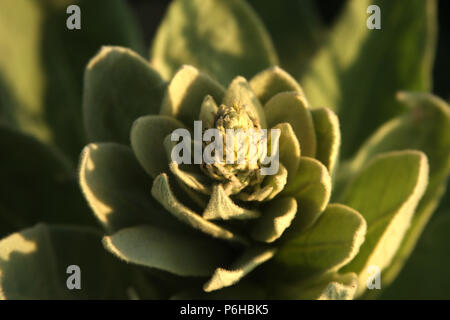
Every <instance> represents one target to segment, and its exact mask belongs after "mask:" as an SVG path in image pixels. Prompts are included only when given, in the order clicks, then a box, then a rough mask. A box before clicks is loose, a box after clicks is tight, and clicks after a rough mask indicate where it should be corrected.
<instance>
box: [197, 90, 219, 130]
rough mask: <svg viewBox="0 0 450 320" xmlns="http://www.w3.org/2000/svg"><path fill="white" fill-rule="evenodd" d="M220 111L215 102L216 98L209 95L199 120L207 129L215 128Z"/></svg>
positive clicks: (204, 102)
mask: <svg viewBox="0 0 450 320" xmlns="http://www.w3.org/2000/svg"><path fill="white" fill-rule="evenodd" d="M218 111H219V107H218V106H217V104H216V102H215V101H214V98H213V97H211V96H210V95H207V96H206V97H205V99H204V100H203V102H202V106H201V108H200V114H199V116H198V118H199V119H200V120H201V121H203V125H204V126H205V128H208V129H209V128H214V124H215V122H216V119H215V118H216V114H217V112H218Z"/></svg>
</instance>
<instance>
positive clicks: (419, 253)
mask: <svg viewBox="0 0 450 320" xmlns="http://www.w3.org/2000/svg"><path fill="white" fill-rule="evenodd" d="M449 229H450V211H445V210H442V211H441V210H440V211H438V212H436V213H435V214H434V215H433V218H432V219H431V220H430V222H429V223H428V225H427V226H426V228H425V230H424V231H423V234H422V235H421V237H420V241H419V242H418V243H417V246H416V248H415V249H414V251H413V252H412V254H411V256H410V257H409V258H408V263H407V264H406V265H405V267H404V268H403V269H402V272H401V273H400V274H399V275H398V277H397V278H396V279H395V280H394V282H393V283H392V284H391V285H390V286H389V287H387V289H385V290H383V291H382V293H381V294H382V295H381V298H382V299H450V278H449V277H448V276H446V275H447V274H448V270H450V256H449V255H448V243H449V233H448V230H449ZM389 270H390V268H388V269H387V271H388V272H389ZM384 275H385V272H383V275H382V277H381V282H382V284H381V288H382V289H384V288H386V286H385V285H384V282H385V281H384V278H385V277H384ZM424 275H425V276H424ZM388 276H389V274H388Z"/></svg>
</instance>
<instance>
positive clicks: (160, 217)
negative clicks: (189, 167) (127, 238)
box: [79, 143, 178, 232]
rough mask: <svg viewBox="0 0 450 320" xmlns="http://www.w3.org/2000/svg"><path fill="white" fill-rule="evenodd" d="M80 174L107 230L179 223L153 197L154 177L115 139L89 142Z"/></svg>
mask: <svg viewBox="0 0 450 320" xmlns="http://www.w3.org/2000/svg"><path fill="white" fill-rule="evenodd" d="M79 176H80V186H81V189H82V191H83V193H84V196H85V198H86V200H87V201H88V203H89V205H90V207H91V209H92V211H93V212H94V214H95V216H96V217H97V219H98V220H99V221H100V222H101V223H102V225H103V226H104V227H105V228H106V229H107V230H108V231H110V232H113V231H116V230H118V229H121V228H124V227H128V226H132V225H136V224H141V223H151V224H153V225H157V226H160V227H167V228H170V227H172V228H175V227H177V224H178V222H177V221H176V219H173V218H171V217H170V215H168V214H167V212H166V211H165V210H164V209H163V208H162V207H161V206H160V205H159V203H158V202H156V201H155V200H154V199H153V198H152V197H151V195H150V188H151V185H152V179H151V178H150V177H149V176H148V175H147V174H145V172H144V170H143V169H142V168H141V166H140V165H139V163H138V162H137V160H136V158H135V157H134V155H133V152H132V151H131V149H130V148H129V147H126V146H123V145H120V144H116V143H100V144H90V145H88V146H86V147H85V148H84V150H83V152H82V156H81V160H80V169H79Z"/></svg>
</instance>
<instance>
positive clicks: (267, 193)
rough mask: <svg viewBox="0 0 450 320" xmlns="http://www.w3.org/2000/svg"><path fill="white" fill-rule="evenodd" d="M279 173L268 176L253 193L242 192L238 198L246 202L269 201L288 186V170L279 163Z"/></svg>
mask: <svg viewBox="0 0 450 320" xmlns="http://www.w3.org/2000/svg"><path fill="white" fill-rule="evenodd" d="M278 165H279V167H278V172H277V173H276V174H273V175H267V176H266V177H265V179H264V181H263V182H262V184H261V187H260V188H256V190H253V191H251V192H250V193H248V192H246V191H241V192H240V193H239V194H238V195H237V197H238V198H239V199H241V200H244V201H269V200H272V199H273V198H274V197H275V196H276V195H277V194H279V193H280V192H281V191H283V189H284V186H285V185H286V181H287V176H288V172H287V170H286V168H285V167H284V166H283V165H282V164H281V163H279V164H278Z"/></svg>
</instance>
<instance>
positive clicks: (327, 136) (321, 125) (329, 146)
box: [311, 108, 341, 174]
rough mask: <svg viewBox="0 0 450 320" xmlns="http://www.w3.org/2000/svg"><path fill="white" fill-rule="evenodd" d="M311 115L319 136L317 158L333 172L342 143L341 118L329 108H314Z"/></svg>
mask: <svg viewBox="0 0 450 320" xmlns="http://www.w3.org/2000/svg"><path fill="white" fill-rule="evenodd" d="M311 115H312V118H313V122H314V129H315V130H316V138H317V154H316V159H317V160H319V161H320V162H322V163H323V164H324V165H325V167H327V168H328V171H329V172H330V174H333V172H334V167H335V165H336V162H337V160H338V155H339V147H340V145H341V131H340V128H339V119H338V117H337V116H336V114H335V113H334V112H333V111H331V110H330V109H328V108H319V109H313V110H311Z"/></svg>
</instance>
